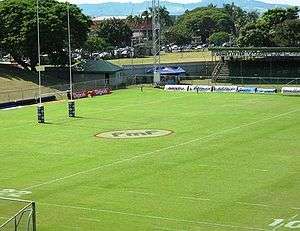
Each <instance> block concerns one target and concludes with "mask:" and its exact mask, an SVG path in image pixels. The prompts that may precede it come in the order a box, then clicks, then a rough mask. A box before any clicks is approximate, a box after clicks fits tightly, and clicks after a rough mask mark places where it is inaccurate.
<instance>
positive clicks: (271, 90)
mask: <svg viewBox="0 0 300 231" xmlns="http://www.w3.org/2000/svg"><path fill="white" fill-rule="evenodd" d="M256 93H259V94H268V93H269V94H270V93H276V89H275V88H257V89H256Z"/></svg>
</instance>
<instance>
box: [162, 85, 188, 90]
mask: <svg viewBox="0 0 300 231" xmlns="http://www.w3.org/2000/svg"><path fill="white" fill-rule="evenodd" d="M189 87H190V86H189V85H166V86H165V91H188V88H189Z"/></svg>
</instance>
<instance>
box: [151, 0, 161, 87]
mask: <svg viewBox="0 0 300 231" xmlns="http://www.w3.org/2000/svg"><path fill="white" fill-rule="evenodd" d="M159 1H160V0H152V43H153V44H152V46H153V47H152V54H153V82H154V83H159V82H160V15H159V11H160V3H159Z"/></svg>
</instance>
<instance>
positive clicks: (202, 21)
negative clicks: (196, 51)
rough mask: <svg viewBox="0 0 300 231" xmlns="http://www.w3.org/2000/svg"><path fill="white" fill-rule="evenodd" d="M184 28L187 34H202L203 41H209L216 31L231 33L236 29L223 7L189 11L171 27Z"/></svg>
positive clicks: (173, 29)
mask: <svg viewBox="0 0 300 231" xmlns="http://www.w3.org/2000/svg"><path fill="white" fill-rule="evenodd" d="M182 30H184V31H187V33H186V34H189V36H191V37H192V36H197V37H199V36H200V37H201V40H202V42H207V40H208V38H209V36H210V35H212V34H213V33H215V32H221V31H223V32H227V33H231V32H232V31H233V30H234V23H233V21H232V19H231V18H230V17H229V15H228V14H227V13H226V12H225V11H224V10H223V9H221V8H216V7H201V8H196V9H194V10H191V11H187V12H186V13H185V14H184V15H182V16H181V17H180V18H179V19H178V21H177V22H176V24H175V25H174V26H173V28H171V29H170V31H174V32H176V31H182ZM177 34H178V33H177ZM190 39H191V38H190Z"/></svg>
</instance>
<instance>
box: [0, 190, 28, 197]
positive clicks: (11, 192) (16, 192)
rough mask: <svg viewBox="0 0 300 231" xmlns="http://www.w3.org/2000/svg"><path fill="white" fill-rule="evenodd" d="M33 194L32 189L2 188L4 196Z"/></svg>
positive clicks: (0, 192) (0, 193) (0, 194)
mask: <svg viewBox="0 0 300 231" xmlns="http://www.w3.org/2000/svg"><path fill="white" fill-rule="evenodd" d="M28 194H31V192H30V191H21V190H16V189H11V188H6V189H0V196H2V197H21V196H24V195H28Z"/></svg>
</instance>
